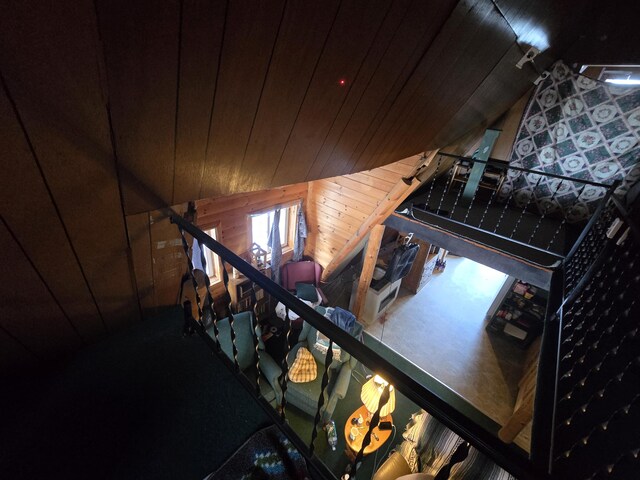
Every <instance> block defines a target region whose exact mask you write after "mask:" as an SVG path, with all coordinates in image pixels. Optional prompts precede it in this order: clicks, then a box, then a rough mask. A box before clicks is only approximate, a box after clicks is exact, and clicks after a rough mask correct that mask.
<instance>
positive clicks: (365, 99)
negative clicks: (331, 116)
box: [307, 1, 455, 179]
mask: <svg viewBox="0 0 640 480" xmlns="http://www.w3.org/2000/svg"><path fill="white" fill-rule="evenodd" d="M454 6H455V1H439V2H420V1H418V2H412V3H411V4H410V5H409V6H408V8H407V9H406V11H405V15H404V17H403V19H402V21H401V23H400V25H399V26H398V28H397V30H396V31H395V33H394V35H393V37H392V38H391V39H390V40H389V42H388V44H387V46H386V48H385V49H384V51H383V52H379V53H378V55H377V57H378V58H377V59H376V61H377V64H376V67H375V72H374V73H373V75H372V76H371V78H370V80H369V81H368V84H367V86H366V89H365V90H364V91H359V93H360V95H358V96H356V95H354V94H353V93H355V92H356V90H354V92H350V94H349V97H348V99H347V102H345V108H344V109H343V110H341V112H340V116H339V117H338V119H337V121H336V122H335V124H334V125H333V126H332V129H331V132H330V135H329V136H328V138H327V140H325V141H324V143H323V146H322V150H321V151H320V153H319V154H318V156H317V158H316V159H315V161H314V164H313V166H312V168H311V170H310V172H309V174H308V176H307V178H308V179H316V178H322V177H331V176H336V175H344V174H346V173H349V172H352V171H356V170H355V169H353V164H354V163H355V161H356V160H357V159H358V158H359V156H360V154H361V153H362V151H363V150H364V148H365V147H366V146H367V145H368V143H369V141H371V139H372V137H373V135H374V133H375V132H376V130H377V127H378V126H379V125H380V123H381V122H382V120H383V119H384V118H385V117H386V115H387V114H388V113H389V109H390V108H391V106H392V105H393V104H394V102H395V101H396V98H397V97H398V95H399V94H400V92H401V91H402V90H403V89H404V88H405V84H406V82H407V81H408V80H409V78H410V77H411V76H412V75H413V72H414V70H415V67H416V64H417V63H418V62H419V61H420V58H421V57H422V56H423V55H424V54H425V52H426V51H427V50H428V48H429V46H430V45H431V42H432V41H433V38H434V37H435V36H436V34H437V33H438V31H439V29H440V28H441V26H442V24H443V23H444V22H445V19H446V18H447V17H448V16H449V15H450V13H451V10H452V9H453V7H454ZM374 58H375V57H374ZM357 81H358V82H360V81H361V79H360V76H359V77H358V79H357ZM354 103H356V105H353V104H354ZM345 116H348V121H347V122H345V121H344V120H343V117H345ZM335 137H338V138H335ZM334 138H335V141H330V140H332V139H334ZM416 152H417V151H416ZM416 152H414V153H416ZM398 158H402V157H396V158H395V159H394V160H397V159H398Z"/></svg>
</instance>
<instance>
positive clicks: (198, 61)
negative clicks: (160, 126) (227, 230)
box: [171, 0, 228, 204]
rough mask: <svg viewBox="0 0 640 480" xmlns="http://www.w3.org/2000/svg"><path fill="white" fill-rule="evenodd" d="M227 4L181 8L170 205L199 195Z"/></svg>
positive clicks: (198, 2) (194, 0)
mask: <svg viewBox="0 0 640 480" xmlns="http://www.w3.org/2000/svg"><path fill="white" fill-rule="evenodd" d="M227 3H228V2H226V1H224V0H215V1H202V0H183V2H182V14H181V25H180V33H181V35H180V73H179V92H178V103H177V110H178V111H177V115H176V125H175V128H176V146H175V148H176V152H175V174H174V178H173V198H172V202H171V203H172V204H176V203H181V202H187V201H189V200H193V199H194V198H195V197H194V192H198V193H199V192H200V186H201V182H202V173H203V170H204V162H205V158H206V149H207V139H208V137H209V127H210V120H211V109H212V108H213V98H214V94H215V90H216V79H217V74H218V66H219V65H218V60H219V58H220V52H221V49H222V32H223V31H224V22H225V17H226V10H227ZM198 198H199V197H198Z"/></svg>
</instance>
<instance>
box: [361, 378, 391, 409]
mask: <svg viewBox="0 0 640 480" xmlns="http://www.w3.org/2000/svg"><path fill="white" fill-rule="evenodd" d="M387 385H389V382H387V381H386V380H385V379H384V378H382V377H381V376H380V375H374V376H373V377H371V378H370V379H369V380H368V381H367V382H366V383H365V384H364V385H363V386H362V390H361V391H360V400H362V403H364V406H365V407H367V411H368V412H369V415H373V414H374V413H375V412H376V410H378V403H379V402H380V396H381V395H382V392H383V391H384V387H386V386H387ZM395 408H396V392H395V389H394V388H393V385H389V401H387V404H386V405H384V406H383V407H382V409H380V417H386V416H387V415H389V414H390V413H391V412H393V410H394V409H395Z"/></svg>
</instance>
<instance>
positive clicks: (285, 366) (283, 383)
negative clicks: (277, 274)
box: [280, 307, 291, 420]
mask: <svg viewBox="0 0 640 480" xmlns="http://www.w3.org/2000/svg"><path fill="white" fill-rule="evenodd" d="M284 329H285V339H286V341H285V344H286V346H285V353H284V357H283V358H282V362H280V366H281V368H282V374H281V375H280V388H281V389H282V402H281V403H280V418H282V420H285V419H286V407H287V376H288V375H289V362H288V357H289V352H290V351H291V350H290V348H289V335H290V334H291V319H290V318H289V307H285V316H284Z"/></svg>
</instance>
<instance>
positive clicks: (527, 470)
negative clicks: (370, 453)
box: [171, 214, 546, 479]
mask: <svg viewBox="0 0 640 480" xmlns="http://www.w3.org/2000/svg"><path fill="white" fill-rule="evenodd" d="M171 219H172V221H173V222H174V223H175V224H177V226H178V228H179V230H180V233H181V235H182V239H183V246H184V250H185V254H186V258H187V263H188V270H189V272H190V274H191V278H192V281H193V286H194V289H195V293H196V296H195V298H196V304H197V305H196V311H197V312H198V313H197V316H198V318H197V319H194V318H187V329H193V330H195V331H196V332H197V333H198V334H199V335H200V336H201V337H202V338H203V339H204V341H205V342H206V343H207V344H208V345H209V346H210V348H211V350H212V351H213V352H214V353H215V354H216V355H217V356H218V357H219V358H220V360H222V361H223V363H224V364H225V365H226V366H227V367H228V368H229V369H230V370H231V371H232V372H234V373H235V374H237V375H238V376H239V378H240V381H241V382H242V384H243V386H244V387H245V388H246V389H247V390H248V391H249V392H250V393H251V394H252V395H253V396H254V397H255V399H256V401H257V403H258V404H259V405H260V406H261V407H262V408H263V409H264V410H265V412H266V413H267V414H268V415H269V416H270V418H271V419H272V420H273V422H274V423H275V424H276V425H278V427H279V428H280V429H281V430H282V432H283V433H284V434H285V435H287V437H288V438H289V439H290V440H291V442H292V443H293V444H294V445H295V446H296V448H297V449H298V450H299V451H300V452H301V454H302V455H303V456H304V457H305V458H306V459H307V463H308V465H309V467H310V468H311V469H312V470H313V473H314V474H315V476H317V477H318V478H335V477H336V475H338V476H339V475H341V473H342V472H332V471H331V470H330V469H329V468H327V466H326V465H325V464H324V463H323V462H322V460H321V459H320V458H319V457H318V456H317V455H316V454H315V452H316V445H317V442H318V441H320V440H319V432H320V430H321V427H322V425H321V411H322V408H323V402H324V395H323V394H321V395H320V396H319V398H318V400H317V409H316V414H315V418H314V419H313V427H312V433H311V436H310V438H308V439H302V438H300V437H299V436H298V434H297V432H296V431H294V430H293V429H292V428H291V427H290V426H289V424H288V423H287V412H288V404H287V383H288V379H287V375H286V373H283V374H282V375H281V376H280V379H279V380H280V382H281V387H282V392H283V395H282V399H281V400H280V402H279V403H278V404H277V405H276V407H275V408H274V407H273V406H272V405H271V404H270V403H269V402H267V401H266V400H265V398H264V397H263V396H262V395H261V393H260V392H261V390H260V380H257V378H259V376H258V377H256V380H253V381H252V380H249V378H248V377H246V376H244V375H242V374H241V369H240V367H239V364H238V350H237V348H236V346H235V338H236V337H235V332H234V317H235V315H234V313H233V312H232V310H231V309H230V308H228V309H227V310H228V318H229V319H228V325H229V327H230V330H231V340H232V343H233V348H232V350H231V352H230V354H229V355H228V354H225V353H224V351H223V350H222V348H221V343H220V340H219V338H218V336H219V330H218V327H217V325H218V322H219V320H218V319H217V317H216V314H215V309H214V308H213V307H214V299H213V297H212V295H211V291H210V289H209V288H208V286H207V288H206V289H204V294H203V296H201V295H200V294H199V293H198V291H199V288H198V287H202V286H201V285H200V286H199V285H198V284H197V281H196V277H195V276H194V274H193V263H192V259H191V258H190V256H189V255H190V248H189V242H190V240H191V239H192V238H193V239H197V240H198V241H199V242H200V244H201V245H205V246H206V247H207V248H209V249H210V250H212V251H213V252H215V253H216V254H217V255H219V256H220V258H221V260H222V262H223V267H224V268H223V269H222V274H223V281H224V285H225V288H226V289H227V293H228V288H229V278H228V275H227V266H228V265H231V266H232V267H234V268H235V269H236V270H238V271H239V272H240V273H242V274H243V275H245V276H246V277H247V278H248V279H249V280H250V281H251V282H252V284H253V285H254V287H256V288H257V286H259V287H260V288H262V289H264V290H265V291H266V292H268V293H269V295H271V296H272V297H273V298H275V299H276V300H277V301H279V302H281V303H282V304H283V305H284V306H285V308H286V309H287V318H286V320H285V327H284V328H285V331H286V332H285V335H288V333H289V331H290V329H291V322H290V321H289V313H290V312H295V313H296V314H297V315H299V316H300V317H302V318H304V320H305V322H308V323H309V324H310V325H311V326H312V327H314V328H316V329H317V330H318V331H319V332H321V333H323V334H324V335H326V336H327V337H328V338H329V339H330V344H329V350H328V351H327V357H326V362H325V366H324V371H322V372H320V371H319V372H318V375H319V376H322V378H323V390H324V389H325V388H326V385H327V378H328V370H329V367H330V365H331V362H332V358H333V355H332V352H333V346H334V345H339V346H340V348H341V349H342V350H344V351H346V352H348V353H349V354H350V355H351V356H353V357H354V358H355V359H357V361H358V362H360V363H361V364H363V365H364V366H365V367H366V368H368V369H370V370H371V371H372V372H375V373H377V374H379V375H381V376H382V377H383V378H385V379H386V380H387V381H388V382H390V384H391V385H393V386H394V388H395V389H396V392H398V393H399V394H401V395H403V396H404V397H406V398H407V399H409V400H410V401H411V402H413V403H414V404H415V406H416V410H418V409H420V408H422V409H424V410H425V411H427V412H428V413H429V414H431V415H432V416H433V417H434V418H436V419H437V420H439V421H440V422H441V423H443V424H444V425H445V426H446V427H448V428H449V429H451V430H452V431H453V432H454V433H456V434H457V435H459V436H460V437H461V438H462V439H464V440H466V441H467V442H468V443H469V444H470V445H471V446H474V447H475V448H477V450H478V451H480V452H481V453H482V454H484V455H486V456H487V457H489V458H490V459H492V460H493V461H495V463H497V464H498V465H499V466H501V467H502V468H504V469H505V470H507V471H508V472H510V473H512V474H513V475H514V476H515V477H516V478H519V479H528V478H531V479H533V478H545V477H546V473H545V471H544V469H540V468H538V467H537V466H536V465H534V464H533V463H532V462H531V461H530V460H529V459H528V458H527V457H526V456H525V455H524V454H523V453H522V451H520V450H519V449H517V448H515V447H513V446H511V445H507V444H504V443H502V442H501V441H500V440H499V439H498V438H497V436H496V435H495V434H494V433H491V432H489V431H487V430H485V429H484V428H483V427H481V426H479V425H478V424H476V423H474V422H473V421H471V420H469V419H468V418H467V417H466V416H465V415H464V414H462V413H461V412H459V411H458V410H456V409H455V408H453V407H452V406H451V405H449V404H448V403H447V402H446V401H445V400H443V399H442V398H441V397H440V396H438V395H437V394H436V393H434V392H433V391H431V390H430V389H429V388H427V387H425V386H424V385H422V384H420V383H418V382H417V381H416V380H415V379H413V378H411V377H410V376H409V375H407V373H406V372H404V371H402V370H401V369H399V368H397V367H396V366H394V365H393V364H391V363H389V362H388V361H387V360H385V359H384V358H382V357H381V356H380V355H378V354H377V353H376V352H375V351H373V350H371V349H370V348H368V347H367V346H365V345H364V344H363V343H361V342H360V341H358V340H357V339H356V338H354V337H352V336H351V335H350V334H348V333H347V332H345V331H344V330H342V329H341V328H339V327H338V326H336V325H334V324H333V323H332V322H330V321H329V320H328V319H326V318H325V317H323V316H322V315H320V314H319V313H318V312H317V311H316V310H314V309H313V308H311V307H309V306H308V305H306V304H305V303H303V302H302V301H300V300H299V299H298V298H296V297H295V296H293V295H292V294H290V293H289V292H288V291H286V290H285V289H284V288H282V287H281V286H280V285H278V284H276V283H275V282H273V281H271V280H270V279H269V278H267V277H265V276H264V275H263V274H262V273H260V272H259V271H258V270H256V269H255V268H253V267H252V266H251V265H250V264H248V263H247V262H245V261H244V260H243V259H241V258H240V257H239V256H237V255H236V254H234V253H233V252H231V251H230V250H229V249H227V248H226V247H224V246H223V245H222V244H220V243H219V242H217V241H215V240H214V239H213V238H211V237H210V236H208V235H207V234H205V233H204V232H202V231H201V230H199V229H198V228H197V227H195V226H194V225H192V224H191V223H189V222H187V221H185V220H184V219H183V218H181V217H180V216H177V215H175V214H171ZM190 237H191V238H190ZM201 260H202V262H203V264H204V262H205V259H204V258H202V259H201ZM200 292H202V289H200ZM254 304H255V299H254ZM186 310H187V311H188V312H190V311H191V310H190V308H188V309H186ZM187 317H190V315H188V316H187ZM207 319H210V321H211V326H210V327H209V328H208V329H207V327H208V325H206V322H207ZM207 332H212V335H210V334H209V333H207ZM252 341H253V345H254V349H253V355H254V359H253V363H254V364H255V365H256V368H259V365H260V362H261V355H263V353H262V350H261V349H260V348H259V339H258V337H257V335H255V334H254V338H253V339H252ZM286 348H288V346H287V347H286ZM285 353H288V351H287V352H285ZM286 359H287V355H286V354H285V356H284V360H283V362H282V365H281V367H282V371H283V372H286V371H287V368H288V365H287V360H286ZM388 394H389V386H388V385H387V386H386V387H385V390H384V393H383V394H382V397H381V399H380V404H379V406H378V410H377V411H376V412H374V413H373V416H372V418H371V421H370V425H369V428H368V429H367V431H366V433H365V436H364V440H363V442H362V446H361V448H360V450H359V451H358V452H356V455H355V458H354V460H353V461H352V462H351V464H350V475H351V478H354V477H355V474H356V473H357V471H358V468H359V467H360V465H361V462H362V459H363V455H364V450H365V448H366V447H367V445H369V443H370V442H371V436H372V434H373V429H374V428H375V427H376V426H377V424H378V422H379V419H380V410H381V408H382V407H384V405H385V404H386V402H387V398H388ZM322 441H324V438H322ZM463 445H464V444H463ZM460 448H461V449H463V447H460ZM458 457H464V452H463V451H460V452H458V453H457V455H455V456H454V458H458ZM443 470H444V469H443ZM441 478H446V475H445V474H444V473H443V474H442V477H441Z"/></svg>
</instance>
